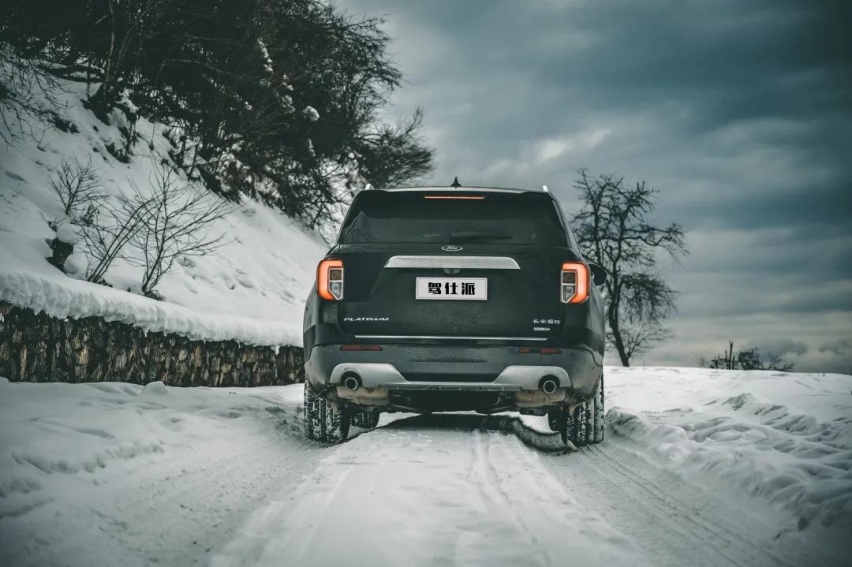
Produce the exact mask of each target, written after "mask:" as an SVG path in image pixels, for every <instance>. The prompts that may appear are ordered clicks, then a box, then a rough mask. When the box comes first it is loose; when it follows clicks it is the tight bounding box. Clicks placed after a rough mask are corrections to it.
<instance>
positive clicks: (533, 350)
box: [518, 346, 562, 354]
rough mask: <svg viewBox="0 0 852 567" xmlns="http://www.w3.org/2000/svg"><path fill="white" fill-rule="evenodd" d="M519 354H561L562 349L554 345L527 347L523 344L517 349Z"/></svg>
mask: <svg viewBox="0 0 852 567" xmlns="http://www.w3.org/2000/svg"><path fill="white" fill-rule="evenodd" d="M518 352H519V353H521V354H562V351H561V350H559V349H558V348H555V347H541V348H539V347H528V346H523V347H521V348H519V349H518Z"/></svg>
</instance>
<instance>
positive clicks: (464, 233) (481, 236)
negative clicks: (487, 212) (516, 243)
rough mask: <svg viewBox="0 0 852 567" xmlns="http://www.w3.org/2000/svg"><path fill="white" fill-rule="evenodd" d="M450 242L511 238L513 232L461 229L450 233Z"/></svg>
mask: <svg viewBox="0 0 852 567" xmlns="http://www.w3.org/2000/svg"><path fill="white" fill-rule="evenodd" d="M449 237H450V242H474V241H476V240H510V239H511V238H512V235H511V234H507V233H505V232H479V231H475V230H459V231H455V232H451V233H450V234H449Z"/></svg>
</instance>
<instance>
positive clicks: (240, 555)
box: [212, 416, 644, 567]
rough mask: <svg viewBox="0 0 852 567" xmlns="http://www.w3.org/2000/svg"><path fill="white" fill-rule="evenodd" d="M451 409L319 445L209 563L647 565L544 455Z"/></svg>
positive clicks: (305, 564)
mask: <svg viewBox="0 0 852 567" xmlns="http://www.w3.org/2000/svg"><path fill="white" fill-rule="evenodd" d="M447 417H448V419H446V420H444V419H441V418H440V417H438V418H437V419H433V420H432V421H430V422H429V423H428V424H424V422H423V421H422V420H420V421H413V423H414V424H416V425H415V426H414V427H412V426H411V424H412V422H409V421H408V420H402V421H404V422H408V425H407V424H406V423H396V424H391V425H390V426H388V427H384V428H379V429H376V430H374V431H372V432H370V433H367V434H364V435H361V436H359V437H357V438H356V439H353V440H352V441H350V442H348V443H343V444H340V445H336V446H333V447H329V448H326V449H319V450H322V451H324V452H326V456H325V457H324V458H322V459H321V460H319V461H318V464H317V467H316V468H315V469H314V470H313V471H311V472H309V473H308V474H307V475H306V476H305V477H304V478H303V479H302V481H301V482H300V483H297V484H298V487H297V488H296V490H295V491H287V492H286V493H281V494H279V495H277V496H275V497H273V499H272V501H271V502H269V503H268V504H267V505H266V506H264V507H263V508H261V509H259V510H258V511H257V512H256V513H255V514H254V515H253V516H252V518H251V519H250V520H249V521H248V522H247V523H246V524H244V526H243V527H242V528H241V529H239V530H238V532H237V537H236V538H235V539H234V540H233V541H231V542H229V543H228V544H226V545H225V546H223V547H222V548H221V550H220V551H219V552H218V553H217V554H216V556H215V557H214V559H213V561H212V565H214V567H222V566H232V565H282V564H287V565H300V566H301V565H304V566H310V565H328V564H334V563H338V562H341V561H344V562H346V563H349V564H353V565H361V564H364V565H367V564H369V565H372V566H376V567H378V566H382V565H400V564H407V565H414V566H421V565H423V566H433V565H434V566H444V565H489V566H490V565H500V564H511V565H537V566H549V565H556V564H560V563H561V562H563V561H564V559H565V557H571V558H572V559H573V561H574V562H575V563H576V564H609V565H637V564H638V565H641V564H643V563H644V562H643V557H642V553H641V551H640V549H639V548H638V547H637V546H636V545H633V544H632V543H631V542H630V541H629V540H628V539H627V538H625V537H623V536H622V535H621V534H620V533H619V532H617V531H616V530H614V529H613V528H612V527H611V526H610V525H609V524H608V523H607V522H606V521H605V520H603V519H601V518H600V517H599V516H598V515H597V514H595V513H594V512H592V511H589V510H587V509H584V508H582V507H580V506H578V505H577V504H576V503H575V502H573V501H572V499H571V498H570V496H569V495H568V494H567V493H566V492H565V491H564V490H562V489H561V488H560V486H559V483H558V482H557V481H556V480H555V479H554V478H553V477H552V474H551V473H550V472H549V471H548V470H547V469H546V468H545V467H544V466H543V465H542V464H541V462H540V461H539V453H538V452H536V451H534V450H531V449H528V448H527V447H525V446H524V445H523V444H522V443H521V442H520V441H519V440H518V439H517V438H515V437H514V436H510V435H506V434H504V433H499V432H490V431H483V432H480V431H477V429H478V427H479V425H480V424H481V423H482V418H481V416H447ZM341 479H343V480H341ZM335 481H340V482H339V483H336V482H335ZM335 486H338V487H339V488H335Z"/></svg>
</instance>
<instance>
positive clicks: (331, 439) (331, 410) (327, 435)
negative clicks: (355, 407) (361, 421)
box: [303, 381, 352, 443]
mask: <svg viewBox="0 0 852 567" xmlns="http://www.w3.org/2000/svg"><path fill="white" fill-rule="evenodd" d="M304 409H305V411H304V416H303V418H304V423H305V437H307V438H308V439H313V440H315V441H321V442H323V443H337V442H339V441H344V440H346V438H347V437H348V436H349V424H350V422H351V420H352V412H351V410H349V409H347V408H340V407H337V406H335V405H334V404H332V403H331V402H329V401H328V400H326V399H325V398H321V397H319V396H317V395H316V394H314V392H313V390H311V387H310V386H309V385H308V382H307V381H305V401H304Z"/></svg>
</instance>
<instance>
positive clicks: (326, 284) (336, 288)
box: [317, 258, 343, 301]
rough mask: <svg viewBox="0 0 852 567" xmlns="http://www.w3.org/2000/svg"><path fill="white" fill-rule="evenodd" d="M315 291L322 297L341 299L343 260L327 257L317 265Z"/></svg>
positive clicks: (333, 299) (330, 299)
mask: <svg viewBox="0 0 852 567" xmlns="http://www.w3.org/2000/svg"><path fill="white" fill-rule="evenodd" d="M317 293H318V294H319V296H320V297H322V298H323V299H327V300H329V301H340V300H341V299H343V260H337V259H335V258H328V259H325V260H323V261H322V262H320V263H319V266H318V267H317Z"/></svg>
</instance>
